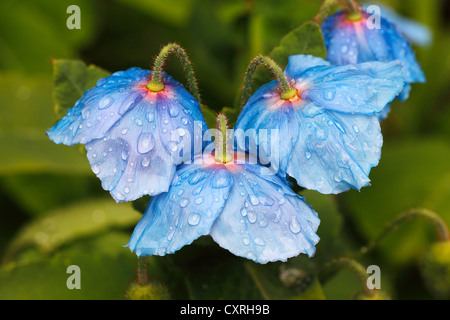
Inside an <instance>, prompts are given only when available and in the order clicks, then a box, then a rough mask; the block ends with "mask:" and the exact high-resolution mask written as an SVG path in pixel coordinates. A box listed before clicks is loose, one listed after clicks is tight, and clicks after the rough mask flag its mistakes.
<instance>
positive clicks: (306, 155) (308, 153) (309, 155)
mask: <svg viewBox="0 0 450 320" xmlns="http://www.w3.org/2000/svg"><path fill="white" fill-rule="evenodd" d="M305 157H306V159H310V158H311V153H310V152H308V151H306V152H305Z"/></svg>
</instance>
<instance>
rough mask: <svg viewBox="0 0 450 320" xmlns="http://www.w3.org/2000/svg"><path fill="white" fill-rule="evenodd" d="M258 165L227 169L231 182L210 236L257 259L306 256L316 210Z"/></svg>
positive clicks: (235, 251) (312, 238) (311, 249)
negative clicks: (226, 198)
mask: <svg viewBox="0 0 450 320" xmlns="http://www.w3.org/2000/svg"><path fill="white" fill-rule="evenodd" d="M258 167H259V166H253V165H244V166H242V167H239V168H237V169H235V170H234V171H232V172H233V179H234V185H233V188H232V189H231V192H230V195H229V198H228V201H227V203H226V206H225V208H224V209H223V212H222V214H221V215H220V216H219V217H218V218H217V220H216V221H215V223H214V225H213V227H212V229H211V236H212V237H213V239H214V240H215V241H216V242H217V243H218V244H219V245H220V246H221V247H223V248H225V249H227V250H229V251H230V252H232V253H233V254H235V255H237V256H241V257H245V258H248V259H251V260H254V261H256V262H258V263H266V262H270V261H286V259H288V258H290V257H294V256H297V255H299V254H300V253H305V254H307V255H308V256H310V257H311V256H312V255H313V254H314V252H315V245H316V243H317V242H318V241H319V237H318V236H317V234H316V231H317V228H318V225H319V223H320V220H319V218H318V217H317V213H316V212H315V211H314V210H312V209H311V208H310V207H309V206H308V205H307V204H306V203H305V202H304V201H303V198H302V197H299V196H298V195H296V194H295V193H293V192H292V190H290V189H289V188H288V187H287V186H286V184H284V183H283V181H282V180H281V179H280V178H278V177H277V176H275V175H273V173H272V175H260V174H261V171H260V168H258Z"/></svg>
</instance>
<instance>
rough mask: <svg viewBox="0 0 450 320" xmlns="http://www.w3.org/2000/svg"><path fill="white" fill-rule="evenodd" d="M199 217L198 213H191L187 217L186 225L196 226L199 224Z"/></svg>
mask: <svg viewBox="0 0 450 320" xmlns="http://www.w3.org/2000/svg"><path fill="white" fill-rule="evenodd" d="M200 218H201V217H200V215H199V214H198V213H193V214H191V215H190V216H189V217H188V223H189V224H190V225H191V226H196V225H198V224H199V223H200Z"/></svg>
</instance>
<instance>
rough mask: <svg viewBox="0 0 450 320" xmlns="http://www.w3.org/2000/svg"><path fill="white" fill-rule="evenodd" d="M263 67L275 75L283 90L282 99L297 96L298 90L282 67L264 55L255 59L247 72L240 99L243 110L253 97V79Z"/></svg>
mask: <svg viewBox="0 0 450 320" xmlns="http://www.w3.org/2000/svg"><path fill="white" fill-rule="evenodd" d="M261 65H263V66H264V67H266V68H267V69H269V70H270V71H271V72H272V73H273V75H274V76H275V77H276V78H277V80H278V82H279V83H280V85H281V89H282V92H281V97H282V99H290V98H292V97H293V96H295V95H296V94H297V90H296V89H294V88H292V87H291V85H290V84H289V82H288V80H287V79H286V76H285V75H284V73H283V70H281V67H280V66H279V65H278V64H277V63H276V62H275V61H274V60H273V59H271V58H269V57H266V56H263V55H258V56H256V57H255V58H253V59H252V61H250V64H249V65H248V67H247V72H246V73H245V77H244V84H243V89H242V94H241V99H240V106H241V108H242V107H243V106H244V104H245V102H246V101H247V100H248V98H250V96H251V93H252V84H253V77H254V75H255V72H256V70H257V69H258V67H259V66H261Z"/></svg>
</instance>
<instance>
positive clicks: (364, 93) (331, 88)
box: [295, 61, 404, 114]
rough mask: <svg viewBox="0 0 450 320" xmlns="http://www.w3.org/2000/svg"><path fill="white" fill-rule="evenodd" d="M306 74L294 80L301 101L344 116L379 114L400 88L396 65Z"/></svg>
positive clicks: (348, 67)
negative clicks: (341, 113) (348, 114)
mask: <svg viewBox="0 0 450 320" xmlns="http://www.w3.org/2000/svg"><path fill="white" fill-rule="evenodd" d="M307 73H308V74H307V75H306V74H302V75H299V76H298V78H295V80H296V84H295V87H297V88H298V90H299V91H300V95H301V97H302V98H303V99H307V100H311V101H313V102H314V103H315V104H317V105H319V106H321V107H324V108H326V109H329V110H335V111H340V112H346V113H358V114H372V113H376V112H380V111H381V110H382V109H383V108H384V107H385V106H386V105H387V104H388V103H389V102H391V101H392V100H393V99H394V98H395V97H396V96H397V95H398V94H399V93H400V91H401V90H402V88H403V84H404V77H403V70H402V65H401V63H400V62H399V61H391V62H378V61H373V62H366V63H361V64H357V65H345V66H331V67H327V66H322V67H315V68H312V69H309V70H308V71H307ZM302 90H303V92H302Z"/></svg>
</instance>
